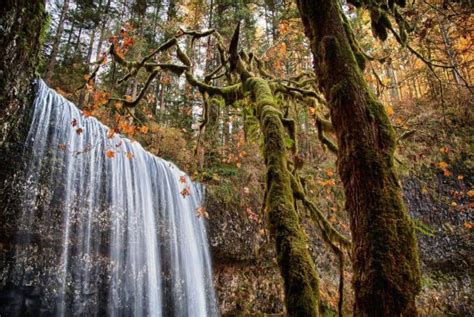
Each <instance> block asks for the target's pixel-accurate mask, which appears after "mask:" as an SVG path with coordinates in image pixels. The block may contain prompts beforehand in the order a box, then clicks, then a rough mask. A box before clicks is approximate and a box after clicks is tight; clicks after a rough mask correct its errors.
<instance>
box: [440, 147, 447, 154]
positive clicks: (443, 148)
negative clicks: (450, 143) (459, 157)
mask: <svg viewBox="0 0 474 317" xmlns="http://www.w3.org/2000/svg"><path fill="white" fill-rule="evenodd" d="M439 151H440V152H441V153H448V152H449V148H448V147H447V146H443V147H441V148H440V149H439Z"/></svg>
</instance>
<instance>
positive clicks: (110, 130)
mask: <svg viewBox="0 0 474 317" xmlns="http://www.w3.org/2000/svg"><path fill="white" fill-rule="evenodd" d="M114 135H115V131H114V130H112V129H109V132H107V139H112V138H113V137H114Z"/></svg>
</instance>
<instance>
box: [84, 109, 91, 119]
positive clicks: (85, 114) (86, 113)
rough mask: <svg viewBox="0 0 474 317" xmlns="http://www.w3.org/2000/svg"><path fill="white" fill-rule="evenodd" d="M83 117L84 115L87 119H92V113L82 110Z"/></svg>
mask: <svg viewBox="0 0 474 317" xmlns="http://www.w3.org/2000/svg"><path fill="white" fill-rule="evenodd" d="M82 115H83V116H84V117H86V118H87V117H90V116H92V111H89V110H82Z"/></svg>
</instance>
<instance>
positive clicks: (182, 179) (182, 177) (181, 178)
mask: <svg viewBox="0 0 474 317" xmlns="http://www.w3.org/2000/svg"><path fill="white" fill-rule="evenodd" d="M179 182H180V183H182V184H184V183H186V177H184V176H180V177H179Z"/></svg>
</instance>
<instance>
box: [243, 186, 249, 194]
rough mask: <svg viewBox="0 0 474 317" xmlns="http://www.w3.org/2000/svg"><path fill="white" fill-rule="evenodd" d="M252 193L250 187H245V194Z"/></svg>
mask: <svg viewBox="0 0 474 317" xmlns="http://www.w3.org/2000/svg"><path fill="white" fill-rule="evenodd" d="M249 193H250V190H249V188H248V187H244V194H246V195H248V194H249Z"/></svg>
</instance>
